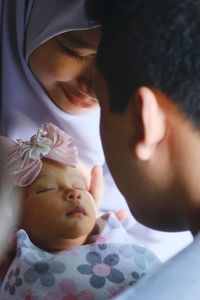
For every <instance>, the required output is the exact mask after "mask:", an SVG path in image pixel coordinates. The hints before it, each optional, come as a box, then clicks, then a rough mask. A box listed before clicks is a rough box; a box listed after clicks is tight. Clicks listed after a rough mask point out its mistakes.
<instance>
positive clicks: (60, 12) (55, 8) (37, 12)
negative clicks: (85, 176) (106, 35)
mask: <svg viewBox="0 0 200 300" xmlns="http://www.w3.org/2000/svg"><path fill="white" fill-rule="evenodd" d="M84 2H85V0H0V12H1V16H2V24H1V32H2V35H1V37H0V38H1V51H0V53H1V54H2V55H1V65H0V67H1V90H0V93H1V101H2V118H1V120H2V128H3V133H4V134H6V135H8V136H10V137H11V138H29V137H30V135H32V134H33V133H34V132H35V130H36V128H38V126H40V125H41V123H43V122H46V121H50V122H52V123H54V124H55V125H57V126H58V127H60V128H61V129H62V130H64V131H66V132H69V134H71V135H72V136H73V137H74V141H75V144H76V145H77V146H78V149H79V156H80V159H81V160H82V161H83V162H84V163H86V164H87V165H88V166H89V167H91V166H92V165H93V164H94V163H95V164H100V165H101V164H103V162H104V156H103V151H102V146H101V141H100V136H99V109H97V110H95V111H93V112H89V113H86V114H84V115H81V116H75V115H71V114H68V113H65V112H63V111H62V110H60V109H59V108H58V107H57V106H56V105H55V104H54V103H53V102H52V101H51V100H50V99H49V97H48V95H47V94H46V92H45V91H44V90H43V88H42V87H41V86H40V84H39V83H38V81H37V80H36V79H35V77H34V76H33V74H32V72H31V70H30V68H29V66H28V64H27V60H28V57H29V56H30V54H31V53H32V52H33V51H34V50H35V49H37V48H38V47H39V46H40V45H41V44H43V43H44V42H46V41H47V40H49V39H50V38H52V37H54V36H56V35H58V34H61V33H63V32H67V31H74V30H83V29H89V28H94V27H97V26H99V25H98V24H94V23H90V22H89V21H88V19H87V18H86V16H85V11H84Z"/></svg>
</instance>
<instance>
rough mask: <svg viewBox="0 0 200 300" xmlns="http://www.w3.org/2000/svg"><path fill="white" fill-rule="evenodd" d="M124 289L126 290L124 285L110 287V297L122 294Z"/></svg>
mask: <svg viewBox="0 0 200 300" xmlns="http://www.w3.org/2000/svg"><path fill="white" fill-rule="evenodd" d="M124 290H125V287H124V286H119V287H115V288H114V287H110V288H108V292H109V294H110V297H109V298H113V297H115V296H117V295H119V294H121V293H122V292H123V291H124Z"/></svg>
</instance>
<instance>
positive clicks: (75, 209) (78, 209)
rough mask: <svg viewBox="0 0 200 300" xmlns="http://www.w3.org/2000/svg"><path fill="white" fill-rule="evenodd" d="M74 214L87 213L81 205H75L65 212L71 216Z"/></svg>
mask: <svg viewBox="0 0 200 300" xmlns="http://www.w3.org/2000/svg"><path fill="white" fill-rule="evenodd" d="M75 214H82V215H84V216H86V215H87V214H86V211H85V209H84V208H83V207H81V206H75V207H73V208H72V209H70V210H69V211H68V212H67V213H66V216H72V215H75Z"/></svg>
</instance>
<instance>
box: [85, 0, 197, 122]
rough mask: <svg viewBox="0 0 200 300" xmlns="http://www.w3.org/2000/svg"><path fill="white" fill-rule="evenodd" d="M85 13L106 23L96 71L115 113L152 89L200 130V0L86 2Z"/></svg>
mask: <svg viewBox="0 0 200 300" xmlns="http://www.w3.org/2000/svg"><path fill="white" fill-rule="evenodd" d="M86 10H87V13H88V15H89V17H90V18H93V19H96V20H98V21H100V22H101V24H102V39H101V42H100V45H99V49H98V55H97V67H98V69H99V70H100V72H101V73H102V75H103V76H104V78H105V79H106V81H107V84H108V87H109V93H110V108H111V111H113V112H116V113H121V112H123V111H124V110H125V108H126V106H127V104H128V102H129V100H130V96H131V95H132V94H133V93H134V92H135V91H136V90H137V88H138V87H140V86H148V87H150V88H157V89H159V90H161V91H162V92H164V93H165V94H166V95H167V96H168V97H170V98H171V100H172V101H173V102H175V103H176V104H177V105H178V106H179V107H180V108H181V109H182V111H183V112H184V113H185V114H186V115H187V116H188V117H189V118H190V119H191V120H192V121H194V122H195V123H196V125H198V126H199V127H200V0H88V2H87V5H86Z"/></svg>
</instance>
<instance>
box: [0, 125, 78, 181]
mask: <svg viewBox="0 0 200 300" xmlns="http://www.w3.org/2000/svg"><path fill="white" fill-rule="evenodd" d="M0 142H1V144H3V146H4V147H5V150H6V154H8V156H7V164H6V169H7V171H8V174H9V175H10V176H11V177H12V178H13V179H14V184H15V185H17V186H26V185H29V184H30V183H31V182H33V181H34V179H35V178H36V177H37V176H38V174H39V173H40V171H41V168H42V158H43V157H45V158H49V159H51V160H54V161H56V162H59V163H61V164H64V165H67V166H70V167H75V166H76V164H77V160H78V153H77V148H76V147H75V146H71V145H70V144H71V142H72V137H71V136H70V135H68V134H67V133H65V132H64V131H62V130H60V129H59V128H58V127H56V126H55V125H53V124H51V123H44V124H42V126H41V127H40V128H39V129H38V131H37V134H35V135H33V136H32V137H31V138H30V141H23V140H19V139H18V140H16V142H14V141H12V140H10V139H9V138H7V137H3V136H1V137H0Z"/></svg>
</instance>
